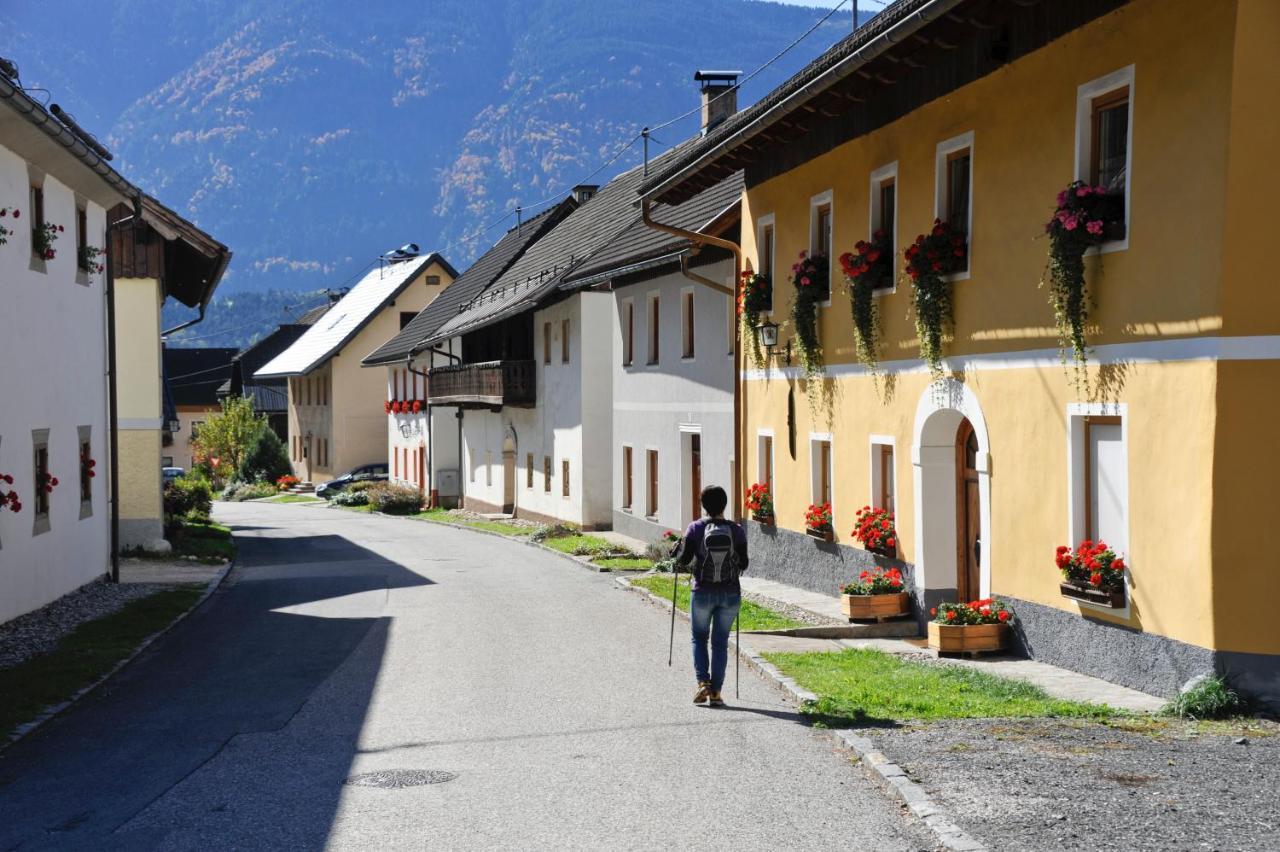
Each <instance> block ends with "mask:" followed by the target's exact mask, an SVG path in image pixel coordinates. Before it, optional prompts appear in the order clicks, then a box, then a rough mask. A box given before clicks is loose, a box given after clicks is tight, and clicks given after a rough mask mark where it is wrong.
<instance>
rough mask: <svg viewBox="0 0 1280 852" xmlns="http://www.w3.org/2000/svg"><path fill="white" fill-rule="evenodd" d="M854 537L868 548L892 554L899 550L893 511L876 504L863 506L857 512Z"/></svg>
mask: <svg viewBox="0 0 1280 852" xmlns="http://www.w3.org/2000/svg"><path fill="white" fill-rule="evenodd" d="M853 537H854V538H855V539H857V540H858V541H860V542H861V543H862V546H863V547H865V548H866V549H867V550H870V551H874V552H877V553H884V554H886V555H889V556H892V555H893V554H894V553H896V552H897V547H898V533H897V530H896V529H894V525H893V512H890V511H889V510H888V509H880V508H877V507H875V506H863V507H862V508H861V509H859V510H858V513H857V525H856V526H855V527H854V528H853Z"/></svg>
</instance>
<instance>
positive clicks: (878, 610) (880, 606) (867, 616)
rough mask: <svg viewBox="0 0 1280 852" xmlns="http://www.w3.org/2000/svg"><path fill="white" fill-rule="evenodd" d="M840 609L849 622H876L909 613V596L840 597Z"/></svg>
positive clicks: (894, 594) (905, 594) (893, 594)
mask: <svg viewBox="0 0 1280 852" xmlns="http://www.w3.org/2000/svg"><path fill="white" fill-rule="evenodd" d="M840 607H841V609H842V611H843V612H844V614H845V617H847V618H848V619H849V620H850V621H858V620H863V621H877V620H879V619H882V618H894V617H896V616H899V615H907V614H908V613H909V612H911V596H910V595H909V594H907V593H906V592H891V593H889V594H886V595H841V596H840Z"/></svg>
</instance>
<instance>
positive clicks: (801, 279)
mask: <svg viewBox="0 0 1280 852" xmlns="http://www.w3.org/2000/svg"><path fill="white" fill-rule="evenodd" d="M830 269H831V264H830V261H828V260H827V257H826V255H821V254H815V255H813V256H812V257H811V256H810V255H809V253H808V252H807V251H802V252H800V259H799V260H797V261H796V262H795V263H794V264H792V266H791V288H792V291H793V294H794V295H793V296H792V298H791V321H792V322H793V323H794V324H795V327H796V345H797V346H798V347H799V349H800V363H801V364H803V365H804V372H805V375H807V376H809V377H810V378H813V377H815V376H819V375H821V374H822V369H823V364H822V344H821V343H820V342H819V341H818V305H819V303H821V302H825V301H826V300H827V299H828V298H830V297H831V274H830Z"/></svg>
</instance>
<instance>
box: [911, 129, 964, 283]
mask: <svg viewBox="0 0 1280 852" xmlns="http://www.w3.org/2000/svg"><path fill="white" fill-rule="evenodd" d="M965 148H968V149H969V211H968V215H967V216H966V218H965V223H964V232H965V238H966V239H967V240H968V241H969V246H968V249H967V252H966V254H967V256H968V263H969V268H968V269H966V270H965V271H964V272H957V273H955V274H954V275H948V276H946V277H945V279H944V280H947V281H968V280H969V278H970V276H971V275H972V274H973V243H974V237H973V171H974V168H973V167H974V163H975V162H977V160H976V157H977V154H976V152H975V151H974V147H973V131H972V130H970V131H968V132H966V133H961V134H960V135H959V136H952V137H951V138H950V139H946V140H944V141H942V142H939V143H938V147H937V150H936V152H935V154H934V160H933V169H934V171H933V218H935V219H940V218H942V213H943V208H944V207H945V206H946V203H947V155H948V154H953V153H955V152H956V151H960V150H963V149H965ZM895 209H896V205H895Z"/></svg>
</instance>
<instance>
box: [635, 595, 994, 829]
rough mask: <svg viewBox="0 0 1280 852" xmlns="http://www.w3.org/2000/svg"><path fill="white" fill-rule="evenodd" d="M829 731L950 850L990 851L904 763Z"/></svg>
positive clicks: (805, 694) (862, 740)
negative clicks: (908, 772)
mask: <svg viewBox="0 0 1280 852" xmlns="http://www.w3.org/2000/svg"><path fill="white" fill-rule="evenodd" d="M614 582H615V583H617V584H618V585H619V586H621V587H622V588H624V589H627V590H628V591H631V592H636V593H639V594H642V595H644V596H645V597H647V598H648V599H649V602H650V603H652V604H654V605H655V606H658V607H660V608H663V609H666V610H667V611H668V612H670V611H671V601H669V600H667V599H666V598H660V597H658V596H657V595H655V594H654V593H653V592H651V591H649V590H648V589H644V588H641V587H639V586H634V585H632V584H631V583H630V582H628V581H627V579H626V578H625V577H616V578H614ZM676 611H677V612H678V613H679V614H680V616H681V617H682V618H685V619H686V620H687V619H688V617H689V616H688V614H687V613H685V612H684V611H682V610H680V609H677V610H676ZM737 652H738V655H739V656H740V657H741V658H742V659H743V660H745V661H746V662H747V665H748V667H749V668H752V669H755V670H756V671H757V672H758V673H760V674H761V675H763V676H764V677H765V678H767V679H768V680H769V681H771V682H772V683H773V685H774V686H775V687H777V689H778V690H779V691H781V692H782V693H783V694H784V695H785V696H787V697H788V698H789V699H791V701H792V702H793V703H795V704H796V705H797V706H800V707H803V706H804V705H805V704H806V703H808V702H810V701H817V700H818V696H817V695H816V694H814V693H813V692H810V691H809V690H807V689H805V688H804V687H803V686H801V685H800V684H798V683H796V681H795V679H794V678H791V677H788V676H787V675H785V674H783V673H782V671H781V670H780V669H779V668H778V667H777V666H775V665H774V664H773V663H771V662H769V661H768V660H766V659H765V658H764V657H762V656H761V655H760V654H758V653H757V652H756V651H755V649H753V648H752V647H751V646H750V645H748V644H747V643H746V642H742V643H740V644H739V645H738V646H737ZM830 733H831V734H834V735H835V736H836V737H838V738H839V739H840V740H841V742H843V743H844V745H846V746H847V747H848V748H849V749H850V750H851V751H852V752H853V753H854V754H855V755H857V757H858V759H859V763H860V764H861V765H862V767H863V770H864V771H865V772H866V773H867V774H868V776H870V777H871V779H872V780H873V781H875V782H876V786H878V787H879V788H880V789H881V790H882V791H883V792H884V793H885V794H886V795H888V796H889V797H890V798H892V799H896V800H898V801H900V802H902V803H903V804H904V805H905V806H906V807H907V809H908V810H910V811H911V813H913V814H915V816H917V817H918V818H919V819H920V820H921V821H922V822H923V823H924V824H925V825H926V826H928V827H929V830H930V831H932V832H933V834H934V836H935V837H936V838H937V839H938V842H939V843H940V844H941V846H942V848H943V849H946V850H948V852H987V847H986V846H984V845H982V844H981V843H979V842H978V841H977V840H975V839H973V838H972V837H971V836H969V835H968V834H967V833H965V831H964V830H963V829H962V828H960V826H958V825H956V824H955V822H953V821H952V820H951V818H950V817H948V816H947V814H946V812H945V811H944V810H943V809H942V808H941V807H940V806H938V805H937V804H936V803H935V802H934V801H933V800H932V799H930V798H929V794H928V793H926V792H925V789H924V788H923V787H921V786H920V785H919V784H917V783H916V782H915V781H912V780H911V779H910V778H909V777H908V776H907V773H906V771H904V770H903V768H902V767H901V766H899V765H898V764H896V763H894V762H893V761H891V760H889V758H888V757H886V756H885V755H884V753H883V752H881V751H879V750H878V749H877V748H876V746H875V743H874V742H872V741H871V740H870V739H868V738H867V737H864V736H860V735H858V734H855V733H854V732H852V731H848V730H839V729H832V730H831V731H830Z"/></svg>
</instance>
